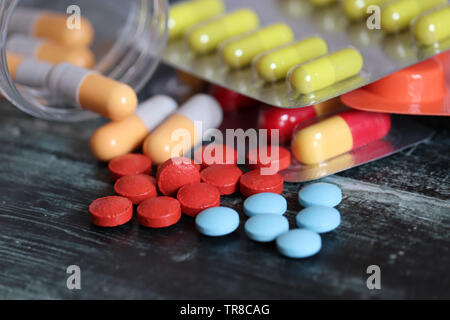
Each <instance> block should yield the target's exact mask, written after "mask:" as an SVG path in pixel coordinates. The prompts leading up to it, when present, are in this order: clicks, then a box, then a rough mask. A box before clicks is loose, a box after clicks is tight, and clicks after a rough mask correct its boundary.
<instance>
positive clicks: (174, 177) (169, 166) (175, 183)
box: [156, 157, 200, 196]
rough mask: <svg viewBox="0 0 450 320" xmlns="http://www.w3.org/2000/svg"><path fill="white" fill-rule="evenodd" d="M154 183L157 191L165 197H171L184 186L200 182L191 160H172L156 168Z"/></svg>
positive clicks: (198, 173) (198, 174)
mask: <svg viewBox="0 0 450 320" xmlns="http://www.w3.org/2000/svg"><path fill="white" fill-rule="evenodd" d="M156 181H157V183H158V188H159V191H161V193H162V194H163V195H165V196H171V195H174V194H175V193H176V192H177V191H178V189H180V188H181V187H182V186H184V185H186V184H189V183H194V182H200V172H199V171H198V167H196V166H195V165H194V163H193V162H192V160H190V159H187V158H182V157H180V158H172V159H169V160H167V161H166V162H164V163H163V164H162V165H161V166H160V167H159V168H158V171H157V173H156Z"/></svg>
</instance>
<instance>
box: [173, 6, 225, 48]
mask: <svg viewBox="0 0 450 320" xmlns="http://www.w3.org/2000/svg"><path fill="white" fill-rule="evenodd" d="M224 9H225V6H224V4H223V2H222V1H221V0H191V1H185V2H182V3H179V4H175V5H173V6H171V8H170V10H169V21H168V28H169V39H175V38H177V37H179V36H182V35H183V34H184V33H185V32H186V30H187V29H188V28H189V27H192V26H194V25H196V24H197V23H199V22H202V21H204V20H206V19H209V18H212V17H214V16H217V15H219V14H221V13H222V12H223V10H224Z"/></svg>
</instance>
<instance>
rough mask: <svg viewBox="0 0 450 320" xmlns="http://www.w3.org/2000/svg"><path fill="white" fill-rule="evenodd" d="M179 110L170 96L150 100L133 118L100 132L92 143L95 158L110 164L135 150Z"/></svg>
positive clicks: (130, 117) (160, 96)
mask: <svg viewBox="0 0 450 320" xmlns="http://www.w3.org/2000/svg"><path fill="white" fill-rule="evenodd" d="M176 108H177V103H176V102H175V100H173V99H172V98H170V97H168V96H162V95H158V96H154V97H152V98H150V99H149V100H147V101H145V102H143V103H141V104H140V105H139V107H138V108H137V110H136V111H135V113H134V114H133V115H131V116H128V117H126V118H124V119H122V120H119V121H112V122H109V123H107V124H105V125H104V126H102V127H100V128H99V129H97V130H96V131H95V132H94V134H93V135H92V137H91V140H90V145H91V151H92V154H93V155H94V156H95V157H96V158H97V159H99V160H101V161H109V160H111V159H112V158H114V157H117V156H121V155H124V154H127V153H129V152H131V151H133V150H135V149H136V148H138V147H139V146H141V145H142V143H143V141H144V140H145V138H146V137H147V135H148V134H149V132H151V131H152V130H153V129H154V128H156V127H157V126H158V125H159V124H160V123H161V122H163V121H164V119H166V118H167V117H168V116H169V115H170V114H172V113H173V112H174V111H175V110H176Z"/></svg>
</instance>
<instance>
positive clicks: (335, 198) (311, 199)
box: [298, 182, 342, 207]
mask: <svg viewBox="0 0 450 320" xmlns="http://www.w3.org/2000/svg"><path fill="white" fill-rule="evenodd" d="M298 201H299V202H300V204H301V205H302V206H303V207H312V206H325V207H335V206H337V205H338V204H339V203H341V201H342V191H341V189H340V188H339V187H338V186H337V185H334V184H331V183H326V182H318V183H312V184H309V185H307V186H306V187H303V188H302V189H301V190H300V191H299V193H298Z"/></svg>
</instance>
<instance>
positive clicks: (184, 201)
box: [177, 182, 220, 217]
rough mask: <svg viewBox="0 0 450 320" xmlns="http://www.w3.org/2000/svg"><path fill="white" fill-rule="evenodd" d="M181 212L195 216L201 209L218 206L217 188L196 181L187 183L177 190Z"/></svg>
mask: <svg viewBox="0 0 450 320" xmlns="http://www.w3.org/2000/svg"><path fill="white" fill-rule="evenodd" d="M177 199H178V201H180V205H181V212H183V213H184V214H186V215H188V216H191V217H195V216H196V215H197V214H199V213H200V212H201V211H203V210H205V209H208V208H212V207H218V206H220V192H219V190H218V189H217V188H216V187H214V186H212V185H209V184H207V183H202V182H197V183H191V184H187V185H185V186H183V187H181V188H180V190H178V194H177Z"/></svg>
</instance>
